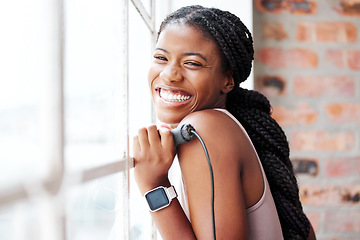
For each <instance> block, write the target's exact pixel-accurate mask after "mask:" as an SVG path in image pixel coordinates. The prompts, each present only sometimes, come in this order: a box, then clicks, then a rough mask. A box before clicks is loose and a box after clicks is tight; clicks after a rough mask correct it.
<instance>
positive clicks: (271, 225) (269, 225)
mask: <svg viewBox="0 0 360 240" xmlns="http://www.w3.org/2000/svg"><path fill="white" fill-rule="evenodd" d="M215 110H217V111H221V112H223V113H225V114H226V115H228V116H229V117H230V118H231V119H232V120H233V121H234V122H236V123H237V124H238V125H239V127H240V128H241V130H242V131H243V132H244V134H245V135H246V137H247V138H248V140H249V142H250V143H251V146H252V148H253V150H254V152H255V154H256V157H257V160H258V162H259V166H260V169H261V173H262V176H263V180H264V192H263V194H262V196H261V198H260V200H259V201H258V202H257V203H256V204H254V205H253V206H251V207H249V208H247V209H246V218H247V223H248V236H249V240H282V239H284V238H283V235H282V231H281V225H280V221H279V217H278V214H277V211H276V206H275V203H274V199H273V197H272V194H271V191H270V187H269V183H268V181H267V178H266V175H265V172H264V169H263V167H262V164H261V162H260V159H259V157H258V155H257V152H256V150H255V148H254V145H253V143H252V141H251V139H250V137H249V135H248V134H247V132H246V130H245V129H244V127H243V126H242V125H241V123H240V122H239V121H238V120H237V119H236V118H235V117H234V116H233V115H232V114H231V113H229V112H228V111H227V110H225V109H215ZM178 189H179V190H178V194H179V202H180V204H181V206H182V207H183V209H184V212H185V214H186V216H187V217H188V219H189V220H190V216H189V214H190V213H189V205H188V201H187V194H186V188H185V184H184V181H183V180H182V179H181V181H180V187H179V188H178Z"/></svg>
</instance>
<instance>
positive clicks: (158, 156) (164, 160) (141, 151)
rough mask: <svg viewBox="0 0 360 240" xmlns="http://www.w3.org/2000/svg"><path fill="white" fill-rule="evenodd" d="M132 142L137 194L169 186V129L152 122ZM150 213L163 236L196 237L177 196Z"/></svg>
mask: <svg viewBox="0 0 360 240" xmlns="http://www.w3.org/2000/svg"><path fill="white" fill-rule="evenodd" d="M159 133H160V136H161V138H160V137H159ZM133 144H134V148H133V149H134V150H133V154H134V155H133V156H134V159H135V169H134V173H135V180H136V182H137V185H138V187H139V190H140V192H141V194H142V195H144V193H145V192H147V191H149V190H151V189H154V188H156V187H158V186H164V187H169V186H170V181H169V179H168V170H169V168H170V166H171V164H172V162H173V159H174V156H175V147H174V142H173V137H172V134H171V132H170V130H164V131H160V132H158V130H157V129H156V126H151V127H149V128H147V129H146V128H143V129H140V130H139V133H138V136H136V137H135V138H134V143H133ZM151 215H152V218H153V220H154V222H155V224H156V226H157V228H158V229H159V232H160V234H161V235H162V237H163V239H185V240H186V239H196V238H195V235H194V233H193V230H192V227H191V224H190V222H189V220H188V219H187V217H186V215H185V213H184V211H183V210H182V208H181V206H180V204H179V202H178V200H177V199H173V201H172V202H171V204H170V206H168V207H166V208H164V209H162V210H159V211H157V212H152V213H151Z"/></svg>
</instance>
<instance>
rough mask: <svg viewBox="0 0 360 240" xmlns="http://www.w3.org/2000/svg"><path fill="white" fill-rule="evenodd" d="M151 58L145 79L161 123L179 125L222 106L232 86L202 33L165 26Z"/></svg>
mask: <svg viewBox="0 0 360 240" xmlns="http://www.w3.org/2000/svg"><path fill="white" fill-rule="evenodd" d="M182 43H187V44H182ZM153 56H154V59H153V62H152V65H151V67H150V70H149V75H148V79H149V85H150V89H151V92H152V97H153V101H154V104H155V106H156V112H157V116H158V118H159V120H160V121H163V122H166V123H169V124H172V123H178V122H179V121H181V120H182V119H183V118H184V117H185V116H187V115H188V114H189V113H191V112H193V111H198V110H203V109H208V108H210V107H213V108H214V107H215V108H222V107H224V106H225V101H226V93H227V92H229V91H230V90H231V89H232V87H233V85H234V82H233V80H232V76H231V74H230V72H229V71H223V69H224V67H223V65H222V64H223V63H222V62H221V61H220V59H221V52H220V51H219V49H218V47H217V45H216V43H215V42H213V41H209V39H208V38H205V37H204V36H203V33H202V32H201V31H199V30H197V29H196V28H193V27H190V26H188V25H185V24H170V25H168V26H166V28H165V29H164V30H163V32H162V34H161V35H159V38H158V41H157V47H156V49H155V51H154V54H153ZM185 79H186V80H187V81H184V80H185ZM169 97H170V99H169ZM174 98H176V99H177V101H174V100H173V99H174Z"/></svg>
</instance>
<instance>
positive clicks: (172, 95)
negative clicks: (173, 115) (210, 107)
mask: <svg viewBox="0 0 360 240" xmlns="http://www.w3.org/2000/svg"><path fill="white" fill-rule="evenodd" d="M156 91H158V92H159V96H160V98H162V99H163V100H164V101H167V102H185V101H187V100H189V99H190V98H191V95H190V94H188V93H186V92H184V91H179V90H176V91H174V90H166V89H163V88H158V89H156Z"/></svg>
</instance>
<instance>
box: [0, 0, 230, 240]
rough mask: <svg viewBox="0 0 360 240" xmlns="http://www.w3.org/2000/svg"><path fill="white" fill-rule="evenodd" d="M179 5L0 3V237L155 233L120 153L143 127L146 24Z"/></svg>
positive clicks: (150, 39) (90, 238)
mask: <svg viewBox="0 0 360 240" xmlns="http://www.w3.org/2000/svg"><path fill="white" fill-rule="evenodd" d="M155 2H158V3H159V4H156V5H155ZM225 2H226V1H225ZM194 3H197V4H203V5H208V6H209V5H213V6H217V5H219V3H217V1H193V2H192V1H189V2H187V3H186V4H194ZM221 4H224V2H223V1H222V3H221ZM232 5H233V4H232ZM232 5H231V6H232ZM180 6H181V5H180V4H179V1H159V0H158V1H155V0H142V1H141V0H131V1H130V0H101V1H100V0H55V1H48V0H34V1H27V0H15V1H6V3H2V4H1V7H0V31H1V35H2V39H1V42H0V66H1V71H0V83H1V87H0V239H11V240H12V239H16V240H25V239H26V240H42V239H44V240H48V239H52V240H70V239H71V240H83V239H86V240H98V239H107V240H113V239H114V240H115V239H117V240H118V239H124V240H126V239H139V240H142V239H144V240H145V239H146V240H148V239H160V237H159V236H158V234H157V232H156V229H155V228H154V226H153V224H152V222H151V218H150V215H149V214H144V213H146V212H147V207H146V205H145V204H144V202H143V200H142V199H141V197H140V196H139V192H138V189H137V187H136V185H135V184H134V182H133V180H132V179H133V176H132V174H133V172H132V171H133V170H132V169H131V168H130V166H129V164H128V160H129V153H130V152H131V145H130V142H131V139H130V137H131V136H133V135H135V134H136V131H137V129H138V128H139V127H142V126H146V125H148V124H149V123H151V122H155V117H154V113H153V110H152V106H151V100H150V99H151V98H150V94H149V91H148V89H147V69H148V66H149V63H150V59H151V54H152V49H153V46H154V44H155V38H154V37H155V34H156V32H155V29H157V28H158V25H159V23H160V21H161V20H162V19H163V18H164V16H165V15H166V14H167V13H168V12H169V11H170V10H173V9H175V8H178V7H180ZM218 7H220V6H218ZM155 12H156V15H155ZM147 57H148V58H147ZM139 112H141V116H140V117H139V116H138V114H139ZM129 209H130V210H129Z"/></svg>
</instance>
